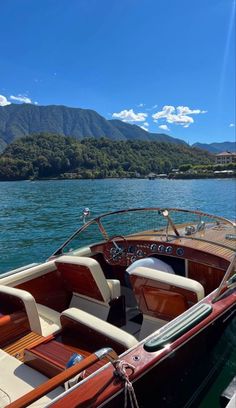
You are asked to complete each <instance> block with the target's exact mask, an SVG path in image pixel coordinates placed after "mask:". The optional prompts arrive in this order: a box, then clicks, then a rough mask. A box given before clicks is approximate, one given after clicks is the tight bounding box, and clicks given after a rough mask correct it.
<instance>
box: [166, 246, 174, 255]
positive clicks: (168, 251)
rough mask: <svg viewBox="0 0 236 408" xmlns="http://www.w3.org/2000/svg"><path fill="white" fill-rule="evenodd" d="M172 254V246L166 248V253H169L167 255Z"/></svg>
mask: <svg viewBox="0 0 236 408" xmlns="http://www.w3.org/2000/svg"><path fill="white" fill-rule="evenodd" d="M172 252H173V247H172V246H170V245H169V246H167V247H166V253H167V254H172Z"/></svg>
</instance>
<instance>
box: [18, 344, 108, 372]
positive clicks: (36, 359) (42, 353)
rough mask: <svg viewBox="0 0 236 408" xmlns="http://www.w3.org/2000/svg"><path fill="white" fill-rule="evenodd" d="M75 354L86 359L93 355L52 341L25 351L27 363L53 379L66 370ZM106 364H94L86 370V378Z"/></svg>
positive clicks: (101, 362)
mask: <svg viewBox="0 0 236 408" xmlns="http://www.w3.org/2000/svg"><path fill="white" fill-rule="evenodd" d="M75 352H76V353H78V354H81V355H82V356H83V357H84V358H86V357H88V356H89V355H91V352H89V351H87V350H86V349H84V348H79V347H73V346H68V345H65V344H63V343H60V342H58V341H56V340H51V341H48V342H45V343H41V344H39V345H37V346H35V347H30V348H29V349H27V350H25V363H26V364H27V365H29V366H30V367H33V368H35V369H37V370H39V371H40V372H41V373H42V374H44V375H46V376H47V377H49V378H51V377H53V376H54V375H57V374H58V373H60V372H61V371H64V370H65V368H66V364H67V362H68V361H69V359H70V357H71V355H72V354H73V353H75ZM104 364H105V363H104V361H98V362H97V363H95V364H92V365H91V366H90V367H89V368H88V369H87V370H86V373H85V376H88V375H90V374H91V373H92V372H94V371H96V370H97V369H98V368H100V367H102V365H104Z"/></svg>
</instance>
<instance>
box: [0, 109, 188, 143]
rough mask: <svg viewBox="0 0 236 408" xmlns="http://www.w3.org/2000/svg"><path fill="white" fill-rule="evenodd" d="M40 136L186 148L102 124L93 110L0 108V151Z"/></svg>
mask: <svg viewBox="0 0 236 408" xmlns="http://www.w3.org/2000/svg"><path fill="white" fill-rule="evenodd" d="M42 132H46V133H52V134H58V135H62V136H72V137H74V138H76V139H78V140H81V139H84V138H89V137H92V138H95V139H98V138H101V137H107V138H109V139H112V140H133V139H138V140H143V141H157V142H159V141H160V142H172V143H177V144H186V143H185V142H184V141H183V140H180V139H175V138H173V137H171V136H167V135H165V134H158V133H149V132H146V131H145V130H143V129H141V128H140V127H139V126H137V125H130V124H128V123H124V122H121V121H119V120H106V119H105V118H103V117H102V116H101V115H99V114H98V113H97V112H95V111H94V110H90V109H81V108H69V107H66V106H60V105H49V106H39V105H32V104H11V105H7V106H2V107H0V149H1V150H3V148H4V147H6V145H8V144H9V143H11V142H12V141H13V140H15V139H17V138H19V137H23V136H28V135H32V134H39V133H42Z"/></svg>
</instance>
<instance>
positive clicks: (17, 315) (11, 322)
mask: <svg viewBox="0 0 236 408" xmlns="http://www.w3.org/2000/svg"><path fill="white" fill-rule="evenodd" d="M29 331H30V327H29V321H28V317H27V315H26V312H24V311H18V312H14V313H11V314H9V315H5V316H2V317H1V318H0V347H1V348H3V347H5V346H6V345H7V344H10V343H12V342H13V341H15V340H16V339H18V338H20V337H21V336H22V335H25V334H26V333H28V332H29Z"/></svg>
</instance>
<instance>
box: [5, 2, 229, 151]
mask: <svg viewBox="0 0 236 408" xmlns="http://www.w3.org/2000/svg"><path fill="white" fill-rule="evenodd" d="M234 33H235V0H40V1H39V0H33V1H32V0H7V1H3V0H2V1H1V2H0V95H1V96H0V105H5V104H7V103H23V102H28V103H35V104H39V105H49V104H57V105H67V106H72V107H80V108H89V109H94V110H96V111H97V112H98V113H100V114H101V115H103V116H104V117H105V118H107V119H112V118H119V119H121V120H124V121H127V122H129V123H132V124H137V125H139V126H142V127H143V128H145V129H148V130H150V131H152V132H157V133H158V132H159V133H160V132H163V133H167V134H169V135H171V136H173V137H178V138H181V139H184V140H185V141H187V142H189V143H190V144H192V143H194V142H196V141H200V142H204V143H211V142H220V141H226V140H229V141H234V140H235V112H234V111H235V55H234V49H235V37H234Z"/></svg>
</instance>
